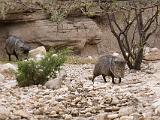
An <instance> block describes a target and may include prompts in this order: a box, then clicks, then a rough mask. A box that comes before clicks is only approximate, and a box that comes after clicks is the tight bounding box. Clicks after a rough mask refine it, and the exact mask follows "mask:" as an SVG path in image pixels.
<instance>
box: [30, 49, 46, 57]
mask: <svg viewBox="0 0 160 120" xmlns="http://www.w3.org/2000/svg"><path fill="white" fill-rule="evenodd" d="M45 54H46V49H45V47H44V46H40V47H37V48H35V49H33V50H30V51H29V58H33V59H35V60H36V59H37V60H40V59H42V58H43V57H44V55H45Z"/></svg>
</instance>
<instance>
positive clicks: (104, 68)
mask: <svg viewBox="0 0 160 120" xmlns="http://www.w3.org/2000/svg"><path fill="white" fill-rule="evenodd" d="M125 64H126V62H125V60H124V59H122V58H120V57H118V56H113V55H105V56H102V57H100V58H99V60H98V61H97V63H96V65H95V68H94V71H93V78H92V82H93V83H94V79H95V77H97V76H99V75H102V77H103V79H104V81H105V82H107V81H106V78H105V77H106V76H111V77H112V83H114V84H115V81H114V77H117V78H119V83H121V78H122V77H124V71H125Z"/></svg>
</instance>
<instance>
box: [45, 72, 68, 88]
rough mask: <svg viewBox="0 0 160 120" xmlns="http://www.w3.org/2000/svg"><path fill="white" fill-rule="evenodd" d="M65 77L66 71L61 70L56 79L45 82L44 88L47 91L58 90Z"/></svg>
mask: <svg viewBox="0 0 160 120" xmlns="http://www.w3.org/2000/svg"><path fill="white" fill-rule="evenodd" d="M66 76H67V74H66V71H65V70H61V71H60V72H59V74H58V75H57V78H55V79H50V80H49V81H47V82H46V83H45V86H46V87H47V88H49V89H53V90H55V89H59V88H60V87H61V85H62V81H63V80H64V79H65V77H66Z"/></svg>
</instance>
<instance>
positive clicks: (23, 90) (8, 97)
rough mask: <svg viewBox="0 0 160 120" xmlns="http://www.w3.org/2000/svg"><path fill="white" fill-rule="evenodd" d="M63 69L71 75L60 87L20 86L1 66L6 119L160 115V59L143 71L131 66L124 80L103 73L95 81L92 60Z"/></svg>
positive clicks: (135, 119) (132, 119) (130, 119)
mask: <svg viewBox="0 0 160 120" xmlns="http://www.w3.org/2000/svg"><path fill="white" fill-rule="evenodd" d="M3 67H4V66H3V65H0V68H1V69H3ZM63 68H64V69H65V70H66V72H67V77H66V79H65V80H64V82H63V85H62V87H61V88H59V89H57V90H52V89H47V88H46V87H45V86H41V85H38V86H30V87H18V86H16V80H15V79H14V76H9V75H8V74H7V73H8V72H6V71H5V70H4V69H3V70H1V71H0V72H1V74H0V120H3V119H6V120H61V119H62V120H160V61H156V62H150V63H148V64H145V65H144V67H143V69H142V70H141V71H138V72H135V71H129V70H126V74H125V78H124V79H122V83H121V84H112V83H111V78H107V81H108V82H107V83H104V81H103V79H102V77H101V76H99V77H97V78H96V79H95V83H94V85H93V83H92V82H91V80H90V79H91V76H92V71H93V68H94V65H92V64H83V65H73V64H66V65H64V67H63ZM4 71H5V72H4Z"/></svg>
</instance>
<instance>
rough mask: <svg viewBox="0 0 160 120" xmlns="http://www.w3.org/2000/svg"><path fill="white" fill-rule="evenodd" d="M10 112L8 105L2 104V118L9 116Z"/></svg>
mask: <svg viewBox="0 0 160 120" xmlns="http://www.w3.org/2000/svg"><path fill="white" fill-rule="evenodd" d="M9 113H10V112H9V110H8V109H7V108H6V107H4V106H2V105H0V120H6V119H7V118H8V116H9Z"/></svg>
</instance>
